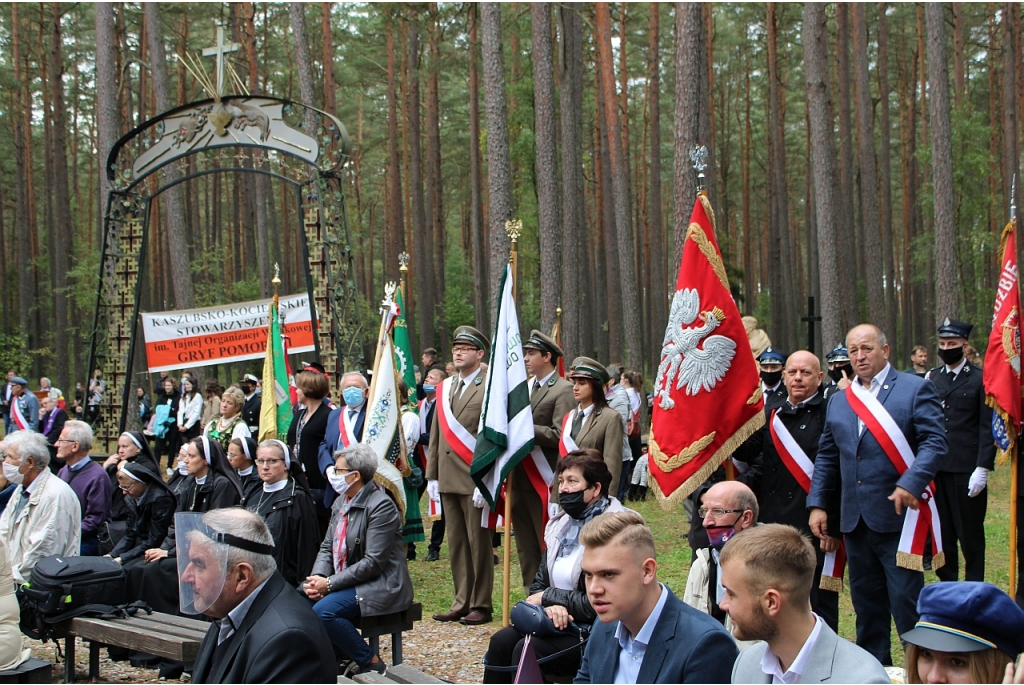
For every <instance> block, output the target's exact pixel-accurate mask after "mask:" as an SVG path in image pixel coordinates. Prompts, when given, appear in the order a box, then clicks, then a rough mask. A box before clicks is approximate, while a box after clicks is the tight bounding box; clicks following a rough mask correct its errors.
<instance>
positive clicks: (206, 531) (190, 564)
mask: <svg viewBox="0 0 1024 685" xmlns="http://www.w3.org/2000/svg"><path fill="white" fill-rule="evenodd" d="M202 520H203V514H197V513H191V512H179V513H176V514H175V515H174V526H175V530H176V537H177V540H178V606H179V608H180V609H181V612H182V613H183V614H193V615H195V614H205V613H206V612H207V611H208V610H209V609H210V607H212V606H213V605H214V604H215V603H216V601H217V600H218V599H219V598H220V596H221V594H222V593H223V591H224V582H225V579H226V578H227V566H228V546H227V545H225V544H223V543H218V542H214V541H213V540H212V539H211V537H210V535H211V534H212V531H211V530H210V528H209V527H208V526H207V525H206V524H204V523H203V521H202Z"/></svg>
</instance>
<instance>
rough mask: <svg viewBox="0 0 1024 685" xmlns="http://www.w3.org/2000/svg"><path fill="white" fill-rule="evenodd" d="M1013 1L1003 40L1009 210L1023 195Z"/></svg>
mask: <svg viewBox="0 0 1024 685" xmlns="http://www.w3.org/2000/svg"><path fill="white" fill-rule="evenodd" d="M1012 5H1013V3H1010V2H1006V3H1003V8H1002V9H1003V17H1002V38H1003V40H1002V44H1003V46H1002V47H1003V88H1002V90H1003V122H1002V123H1003V198H1004V199H1005V200H1004V203H1003V207H1002V210H1003V211H1004V212H1009V207H1010V205H1011V204H1016V205H1017V206H1018V207H1020V203H1019V202H1016V200H1019V199H1020V188H1021V180H1022V179H1021V178H1020V171H1019V169H1020V162H1019V159H1020V157H1019V154H1020V150H1019V148H1018V146H1017V131H1018V128H1017V127H1018V111H1019V110H1018V106H1017V72H1018V69H1020V68H1021V65H1020V61H1019V60H1018V58H1017V42H1018V41H1019V40H1020V35H1019V34H1018V33H1017V32H1016V31H1014V27H1013V21H1012V19H1011V17H1012V16H1013V10H1012ZM1015 174H1016V175H1017V188H1016V190H1017V195H1016V197H1014V198H1012V200H1014V201H1013V202H1011V197H1010V192H1011V190H1012V188H1013V177H1014V175H1015Z"/></svg>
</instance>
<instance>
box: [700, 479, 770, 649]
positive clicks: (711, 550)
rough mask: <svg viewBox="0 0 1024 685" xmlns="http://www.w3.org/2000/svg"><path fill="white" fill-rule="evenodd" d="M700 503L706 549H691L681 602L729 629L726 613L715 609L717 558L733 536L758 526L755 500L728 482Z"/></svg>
mask: <svg viewBox="0 0 1024 685" xmlns="http://www.w3.org/2000/svg"><path fill="white" fill-rule="evenodd" d="M700 502H701V507H700V509H698V511H697V516H699V517H700V518H701V519H702V521H703V526H704V530H706V531H707V534H708V543H709V546H708V547H704V548H699V549H696V550H694V556H695V559H694V560H693V563H692V564H691V565H690V575H689V576H687V578H686V593H685V594H684V595H683V602H685V603H686V604H689V605H690V606H692V607H693V608H694V609H698V610H700V611H703V612H704V613H705V614H710V615H711V616H713V617H714V618H716V619H718V621H719V622H721V623H722V624H723V625H724V626H725V627H726V629H729V628H730V625H729V617H728V614H726V613H725V612H724V611H722V610H721V609H720V608H719V607H718V604H719V603H720V602H721V601H722V599H723V598H724V597H725V588H723V587H722V582H721V574H720V569H719V567H718V555H719V554H720V553H721V551H722V548H723V547H724V546H725V543H726V542H728V541H729V539H730V538H731V537H732V536H734V535H735V534H736V533H738V532H740V531H741V530H746V529H747V528H751V527H753V526H755V525H757V514H758V506H757V497H756V496H755V495H754V491H753V490H751V489H750V488H749V487H747V486H746V485H744V484H743V483H740V482H739V481H734V480H731V481H722V482H720V483H715V484H714V485H712V486H711V487H710V488H708V490H707V491H706V492H705V493H704V494H703V495H702V496H701V498H700Z"/></svg>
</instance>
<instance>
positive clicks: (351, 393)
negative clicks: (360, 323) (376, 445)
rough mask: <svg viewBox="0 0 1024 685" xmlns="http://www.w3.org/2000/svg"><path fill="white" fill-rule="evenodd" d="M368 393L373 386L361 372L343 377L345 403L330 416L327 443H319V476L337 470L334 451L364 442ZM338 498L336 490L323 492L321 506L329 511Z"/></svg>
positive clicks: (342, 388) (343, 398)
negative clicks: (330, 469) (329, 470)
mask: <svg viewBox="0 0 1024 685" xmlns="http://www.w3.org/2000/svg"><path fill="white" fill-rule="evenodd" d="M369 391H370V386H369V384H368V383H367V382H366V376H364V375H363V374H362V373H360V372H359V371H349V372H348V373H346V374H344V375H343V376H342V377H341V399H342V402H341V405H339V406H338V408H337V409H334V410H332V411H331V413H330V414H329V415H328V417H327V432H325V433H324V441H323V442H321V443H320V450H319V453H318V454H317V463H318V464H319V465H320V473H324V474H326V473H327V469H329V468H333V467H334V452H335V451H336V450H340V449H344V448H345V447H349V446H351V445H355V444H358V443H359V441H361V440H362V439H363V425H364V424H365V423H366V396H367V394H369ZM314 494H315V493H314ZM337 496H338V494H337V493H336V492H334V490H332V489H330V488H328V489H327V490H325V491H324V496H323V499H322V500H321V501H320V503H321V504H323V506H325V507H327V508H328V509H330V508H331V505H333V504H334V498H335V497H337ZM314 499H315V497H314Z"/></svg>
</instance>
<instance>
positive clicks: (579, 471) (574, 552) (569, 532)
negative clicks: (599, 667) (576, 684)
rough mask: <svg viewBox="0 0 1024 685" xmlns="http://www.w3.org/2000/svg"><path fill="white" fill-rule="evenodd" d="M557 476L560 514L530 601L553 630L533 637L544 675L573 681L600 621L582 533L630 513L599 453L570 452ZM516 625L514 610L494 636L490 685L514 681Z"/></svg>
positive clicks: (488, 660)
mask: <svg viewBox="0 0 1024 685" xmlns="http://www.w3.org/2000/svg"><path fill="white" fill-rule="evenodd" d="M555 477H556V479H557V482H558V504H559V507H560V509H559V511H558V513H557V514H555V516H554V518H552V519H551V520H550V521H548V523H547V526H545V528H544V544H545V545H546V549H545V551H544V553H543V555H542V556H541V560H540V569H538V571H537V575H536V576H535V577H534V579H533V584H532V585H531V586H530V592H529V597H527V599H526V602H527V603H529V604H531V605H534V606H537V607H542V608H543V609H544V612H545V614H546V615H547V617H548V618H549V619H551V623H552V624H553V625H554V630H552V631H550V634H541V633H534V634H533V638H532V641H531V644H532V645H533V649H534V651H535V653H536V655H537V659H538V661H539V662H540V668H541V671H542V672H543V673H544V675H550V676H572V675H575V673H576V671H578V670H579V667H580V660H581V659H582V657H583V649H584V648H585V647H586V638H587V636H588V635H589V633H590V626H591V625H593V623H594V621H595V620H596V618H597V614H596V612H595V611H594V609H593V607H591V606H590V600H589V599H587V586H586V581H585V579H584V576H583V573H582V570H581V566H582V564H583V546H582V545H580V544H579V535H580V530H582V529H583V526H584V525H585V524H586V523H587V522H588V521H590V520H591V519H593V518H594V517H595V516H600V515H601V514H603V513H605V512H617V511H626V508H625V507H623V506H622V504H621V503H620V502H619V500H617V499H615V498H614V497H611V496H609V495H608V492H607V491H608V486H609V485H610V484H611V481H612V474H611V472H610V471H609V470H608V466H607V465H606V464H605V463H604V458H603V457H602V456H601V453H600V452H598V451H597V450H592V449H585V450H576V451H574V452H569V454H567V455H566V456H565V457H563V458H562V459H559V460H558V464H557V465H556V467H555ZM515 622H516V612H515V611H513V615H512V623H513V625H511V626H509V627H508V628H503V629H502V630H499V631H498V632H497V633H495V634H494V635H493V636H492V637H491V643H490V646H489V647H488V649H487V654H486V655H485V656H484V668H485V670H484V682H485V683H511V682H513V679H514V676H515V671H516V665H517V664H518V663H519V657H520V654H521V653H522V651H523V643H524V640H525V635H524V633H523V632H522V631H520V630H519V629H517V628H516V625H515ZM549 657H550V659H549V660H548V661H545V658H549ZM499 669H500V670H499Z"/></svg>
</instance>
